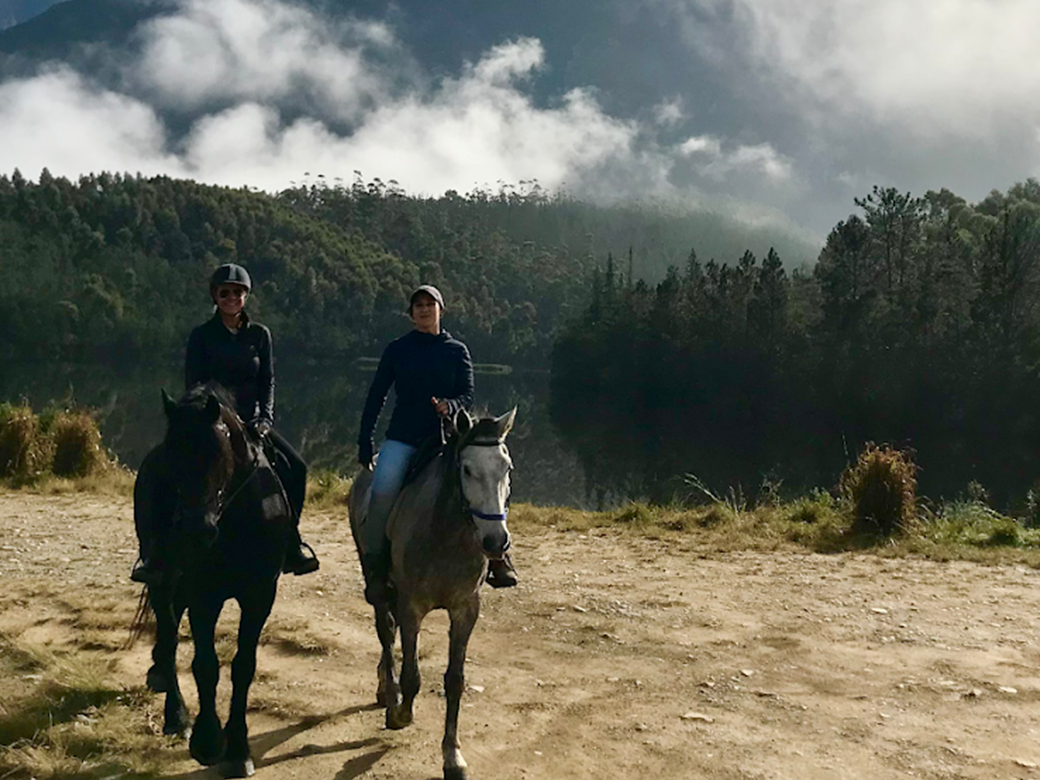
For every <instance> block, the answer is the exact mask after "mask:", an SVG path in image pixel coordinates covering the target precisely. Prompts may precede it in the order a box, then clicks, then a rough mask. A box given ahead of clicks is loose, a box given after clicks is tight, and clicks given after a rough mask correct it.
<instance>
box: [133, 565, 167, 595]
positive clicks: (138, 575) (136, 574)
mask: <svg viewBox="0 0 1040 780" xmlns="http://www.w3.org/2000/svg"><path fill="white" fill-rule="evenodd" d="M130 579H131V580H133V581H134V582H139V583H141V584H142V585H147V586H148V587H150V588H154V587H156V586H157V585H159V584H161V583H162V580H163V570H162V569H158V568H156V567H155V565H154V564H153V563H152V561H151V559H150V558H138V559H137V563H135V564H134V568H133V570H132V571H131V572H130Z"/></svg>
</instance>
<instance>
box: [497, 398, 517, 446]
mask: <svg viewBox="0 0 1040 780" xmlns="http://www.w3.org/2000/svg"><path fill="white" fill-rule="evenodd" d="M515 420H516V407H515V406H514V407H513V408H512V409H510V410H509V411H508V412H506V413H505V414H503V415H502V416H501V417H496V418H495V425H496V426H497V428H498V438H499V439H504V438H505V437H506V436H507V435H508V434H509V432H510V431H511V430H513V422H514V421H515Z"/></svg>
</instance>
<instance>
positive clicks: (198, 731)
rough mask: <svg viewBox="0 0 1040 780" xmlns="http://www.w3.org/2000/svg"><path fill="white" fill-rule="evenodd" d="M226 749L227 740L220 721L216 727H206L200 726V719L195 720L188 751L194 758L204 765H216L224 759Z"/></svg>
mask: <svg viewBox="0 0 1040 780" xmlns="http://www.w3.org/2000/svg"><path fill="white" fill-rule="evenodd" d="M207 731H208V733H209V738H208V739H207V737H206V733H207ZM226 749H227V742H226V741H225V740H224V732H223V730H222V729H221V728H220V724H219V723H218V724H217V728H216V729H212V728H211V729H205V728H202V727H201V726H200V724H199V721H198V719H196V720H195V728H194V729H193V730H192V734H191V739H190V740H188V752H189V753H191V757H192V758H194V759H195V760H196V761H198V762H199V763H200V764H202V765H203V766H216V765H217V764H219V763H220V762H221V761H222V760H223V759H224V751H225V750H226Z"/></svg>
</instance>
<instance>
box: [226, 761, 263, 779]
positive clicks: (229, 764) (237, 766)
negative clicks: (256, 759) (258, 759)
mask: <svg viewBox="0 0 1040 780" xmlns="http://www.w3.org/2000/svg"><path fill="white" fill-rule="evenodd" d="M217 771H218V772H219V773H220V776H221V777H252V776H253V775H255V774H256V767H254V766H253V759H252V758H246V759H245V760H244V761H242V760H239V761H225V762H224V763H222V764H221V765H220V766H219V767H217Z"/></svg>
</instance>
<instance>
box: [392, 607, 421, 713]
mask: <svg viewBox="0 0 1040 780" xmlns="http://www.w3.org/2000/svg"><path fill="white" fill-rule="evenodd" d="M397 599H398V601H397V604H398V610H397V619H398V622H399V623H400V629H401V693H402V694H404V698H403V700H402V701H401V702H400V703H399V704H396V705H395V706H392V707H388V708H387V710H386V727H387V728H388V729H403V728H404V727H405V726H408V725H410V724H411V722H412V716H413V713H412V706H413V704H414V703H415V697H416V696H417V695H418V694H419V686H420V685H421V684H422V680H421V679H420V677H419V657H418V650H419V626H420V624H421V623H422V618H421V617H420V616H419V615H417V614H416V613H415V610H414V609H413V608H412V605H411V603H410V602H409V600H408V599H407V598H405V597H404V595H403V594H400V593H399V594H398V596H397Z"/></svg>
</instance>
